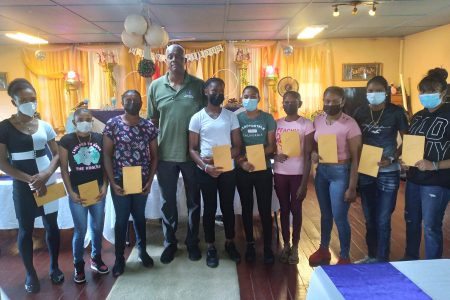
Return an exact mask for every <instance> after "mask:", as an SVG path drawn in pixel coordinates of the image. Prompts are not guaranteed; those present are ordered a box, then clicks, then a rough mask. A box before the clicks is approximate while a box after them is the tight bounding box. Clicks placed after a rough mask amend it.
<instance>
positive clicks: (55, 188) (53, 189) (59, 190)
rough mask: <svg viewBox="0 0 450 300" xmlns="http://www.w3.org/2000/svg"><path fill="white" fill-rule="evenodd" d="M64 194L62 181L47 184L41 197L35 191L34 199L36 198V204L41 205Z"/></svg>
mask: <svg viewBox="0 0 450 300" xmlns="http://www.w3.org/2000/svg"><path fill="white" fill-rule="evenodd" d="M64 196H66V189H65V188H64V183H62V182H61V183H54V184H51V185H48V186H47V193H46V194H45V195H44V196H42V197H38V196H37V194H36V193H35V194H34V200H36V204H37V206H39V207H41V206H42V205H44V204H47V203H49V202H52V201H55V200H58V199H59V198H62V197H64Z"/></svg>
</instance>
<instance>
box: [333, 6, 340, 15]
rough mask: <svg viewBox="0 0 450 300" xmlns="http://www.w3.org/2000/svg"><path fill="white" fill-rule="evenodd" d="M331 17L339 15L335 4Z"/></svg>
mask: <svg viewBox="0 0 450 300" xmlns="http://www.w3.org/2000/svg"><path fill="white" fill-rule="evenodd" d="M333 17H339V9H338V7H337V6H335V7H334V11H333Z"/></svg>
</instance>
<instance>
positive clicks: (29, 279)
mask: <svg viewBox="0 0 450 300" xmlns="http://www.w3.org/2000/svg"><path fill="white" fill-rule="evenodd" d="M8 95H9V96H10V97H11V98H12V103H13V104H14V106H16V107H17V110H18V111H17V114H15V115H12V116H11V118H9V119H6V120H4V121H2V122H1V123H0V169H1V170H2V171H4V172H5V173H6V174H8V175H9V176H11V177H12V178H13V201H14V208H15V211H16V216H17V219H18V222H19V234H18V238H17V244H18V248H19V252H20V255H21V257H22V261H23V264H24V266H25V269H26V279H25V290H26V292H28V293H37V292H39V290H40V284H39V279H38V277H37V274H36V270H35V269H34V266H33V240H32V234H33V229H34V219H35V218H36V217H38V216H42V220H43V223H44V227H45V230H46V241H47V245H48V249H49V253H50V278H51V281H52V282H53V283H54V284H60V283H62V282H63V281H64V274H63V273H62V272H61V270H60V269H59V267H58V254H59V241H60V236H59V229H58V223H57V218H58V212H57V210H58V201H53V202H51V203H49V204H46V205H44V206H41V207H38V206H37V205H36V201H35V199H34V196H33V193H34V192H36V193H37V194H38V195H45V194H46V193H47V187H46V185H48V184H50V183H54V182H55V181H56V176H55V174H54V172H55V170H56V169H57V168H58V165H59V155H58V145H57V144H56V142H55V137H56V133H55V131H54V130H53V128H52V127H51V126H50V124H48V123H46V122H44V121H41V120H38V119H36V118H35V117H34V116H35V113H36V106H37V105H36V91H35V89H34V88H33V86H32V85H31V83H29V82H28V81H27V80H25V79H22V78H18V79H14V80H13V81H12V82H11V83H10V84H9V86H8ZM46 147H48V148H49V149H50V150H51V152H52V159H51V160H50V159H49V157H48V156H47V155H46ZM8 153H9V157H8ZM9 159H10V160H9Z"/></svg>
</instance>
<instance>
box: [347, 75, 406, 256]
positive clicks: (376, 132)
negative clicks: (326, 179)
mask: <svg viewBox="0 0 450 300" xmlns="http://www.w3.org/2000/svg"><path fill="white" fill-rule="evenodd" d="M389 90H390V89H389V85H388V83H387V81H386V79H385V78H384V77H382V76H375V77H373V78H372V79H370V80H369V81H368V83H367V101H368V105H364V106H361V107H359V108H358V109H357V110H356V111H355V115H354V116H353V117H354V119H355V120H356V122H357V123H358V125H359V127H360V128H361V132H362V141H363V144H366V145H371V146H375V147H379V148H383V156H382V158H381V160H380V162H379V163H378V165H379V166H380V168H379V171H378V175H377V177H372V176H368V175H365V174H359V180H358V186H359V190H360V193H361V204H362V207H363V212H364V217H365V219H366V243H367V249H368V255H367V256H366V257H365V258H363V259H361V260H359V261H357V262H356V263H371V262H377V261H388V260H389V249H390V239H391V215H392V213H393V211H394V208H395V203H396V200H397V192H398V188H399V184H400V165H399V163H398V158H399V156H400V154H401V148H398V145H397V135H398V133H399V132H400V134H401V135H403V133H404V132H406V130H408V120H407V118H406V113H405V111H404V110H403V109H402V108H401V107H399V106H396V105H394V104H392V103H390V101H389Z"/></svg>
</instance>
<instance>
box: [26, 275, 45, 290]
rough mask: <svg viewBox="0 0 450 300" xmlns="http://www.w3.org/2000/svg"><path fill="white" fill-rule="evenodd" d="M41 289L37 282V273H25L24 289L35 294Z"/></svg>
mask: <svg viewBox="0 0 450 300" xmlns="http://www.w3.org/2000/svg"><path fill="white" fill-rule="evenodd" d="M40 290H41V284H40V283H39V279H38V278H37V275H36V274H34V276H33V275H27V277H26V279H25V291H26V292H27V293H28V294H36V293H39V291H40Z"/></svg>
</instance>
